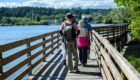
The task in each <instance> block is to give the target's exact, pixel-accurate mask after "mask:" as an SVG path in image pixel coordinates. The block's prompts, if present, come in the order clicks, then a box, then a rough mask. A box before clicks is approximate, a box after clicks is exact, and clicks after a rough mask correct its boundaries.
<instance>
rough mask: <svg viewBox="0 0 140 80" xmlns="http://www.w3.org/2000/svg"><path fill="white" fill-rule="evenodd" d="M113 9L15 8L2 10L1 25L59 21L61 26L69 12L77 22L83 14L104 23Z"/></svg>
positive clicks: (41, 23) (43, 23)
mask: <svg viewBox="0 0 140 80" xmlns="http://www.w3.org/2000/svg"><path fill="white" fill-rule="evenodd" d="M110 11H111V9H81V8H72V9H54V8H43V7H15V8H7V7H1V8H0V25H48V24H55V23H52V22H51V21H53V20H58V21H59V22H58V23H57V24H59V23H60V22H61V21H63V20H64V17H65V14H66V13H68V12H71V13H74V15H75V17H76V21H78V20H79V19H80V17H81V14H88V15H90V16H91V20H92V21H96V22H97V23H103V22H104V19H105V17H106V16H107V14H109V12H110Z"/></svg>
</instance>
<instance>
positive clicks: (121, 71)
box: [92, 25, 140, 80]
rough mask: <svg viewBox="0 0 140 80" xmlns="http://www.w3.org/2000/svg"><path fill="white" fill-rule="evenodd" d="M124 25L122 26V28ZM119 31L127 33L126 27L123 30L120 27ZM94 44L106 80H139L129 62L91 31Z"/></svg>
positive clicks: (101, 37) (137, 74)
mask: <svg viewBox="0 0 140 80" xmlns="http://www.w3.org/2000/svg"><path fill="white" fill-rule="evenodd" d="M123 26H124V25H122V27H123ZM119 27H120V29H119V28H118V29H119V30H120V31H121V33H124V32H125V31H127V28H126V26H124V30H123V29H122V27H121V26H119ZM92 32H93V35H92V37H93V38H94V39H93V40H94V41H93V43H94V44H95V46H94V47H95V49H94V50H95V51H96V54H97V55H98V61H99V63H100V64H101V65H102V66H101V70H102V73H103V74H104V75H106V77H104V78H105V79H107V80H124V76H125V78H127V79H128V80H140V74H139V73H138V72H137V71H136V70H135V69H134V68H133V67H132V65H130V64H129V62H128V61H127V60H126V59H125V58H124V57H123V56H122V55H121V54H120V53H119V52H118V51H117V50H116V49H115V48H114V47H113V46H112V45H111V44H110V42H109V41H108V40H107V39H105V38H104V37H103V36H101V35H99V34H98V33H97V32H96V31H94V30H93V31H92Z"/></svg>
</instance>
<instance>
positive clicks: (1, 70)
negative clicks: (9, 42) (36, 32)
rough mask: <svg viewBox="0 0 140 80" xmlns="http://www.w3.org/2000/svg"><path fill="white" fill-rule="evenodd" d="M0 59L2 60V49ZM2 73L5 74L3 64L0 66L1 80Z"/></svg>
mask: <svg viewBox="0 0 140 80" xmlns="http://www.w3.org/2000/svg"><path fill="white" fill-rule="evenodd" d="M0 60H2V51H0ZM2 74H3V65H1V66H0V80H1V79H2V78H1V75H2Z"/></svg>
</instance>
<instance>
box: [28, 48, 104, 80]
mask: <svg viewBox="0 0 140 80" xmlns="http://www.w3.org/2000/svg"><path fill="white" fill-rule="evenodd" d="M47 61H48V62H44V63H43V64H42V67H41V68H40V69H38V70H37V71H36V72H35V73H34V75H32V76H30V77H29V79H30V80H103V79H102V75H101V71H100V68H99V66H98V64H97V61H96V57H95V55H94V53H93V52H92V53H91V54H90V59H88V62H87V66H85V67H82V66H81V64H80V63H79V70H80V72H78V73H69V72H68V67H67V66H66V65H63V56H62V54H61V51H60V50H58V51H56V52H55V53H54V54H52V56H51V58H50V59H48V60H47Z"/></svg>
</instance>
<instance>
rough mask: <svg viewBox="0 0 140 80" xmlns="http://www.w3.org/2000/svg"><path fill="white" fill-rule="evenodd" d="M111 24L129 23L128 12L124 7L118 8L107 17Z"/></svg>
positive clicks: (129, 14)
mask: <svg viewBox="0 0 140 80" xmlns="http://www.w3.org/2000/svg"><path fill="white" fill-rule="evenodd" d="M108 16H109V18H111V20H113V23H129V22H130V16H131V13H130V10H129V9H128V8H125V7H119V8H116V9H114V10H112V11H111V12H110V14H109V15H108Z"/></svg>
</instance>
